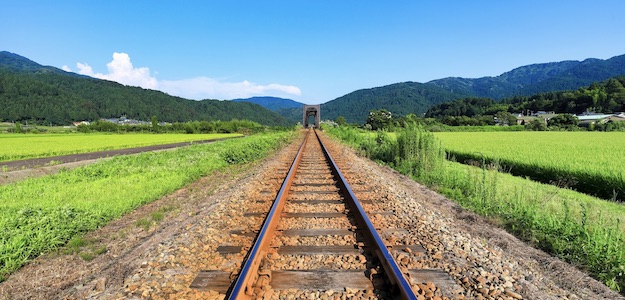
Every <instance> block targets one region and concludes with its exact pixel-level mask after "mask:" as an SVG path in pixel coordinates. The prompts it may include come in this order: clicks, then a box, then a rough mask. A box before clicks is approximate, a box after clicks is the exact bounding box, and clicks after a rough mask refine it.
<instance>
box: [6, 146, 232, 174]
mask: <svg viewBox="0 0 625 300" xmlns="http://www.w3.org/2000/svg"><path fill="white" fill-rule="evenodd" d="M219 140H224V139H212V140H201V141H193V142H182V143H173V144H163V145H153V146H145V147H135V148H127V149H117V150H107V151H97V152H89V153H80V154H69V155H61V156H51V157H43V158H32V159H24V160H14V161H5V162H0V169H1V171H0V185H2V184H9V183H12V182H17V181H20V180H24V179H26V178H32V177H40V176H45V175H50V174H55V173H58V172H59V171H60V170H62V169H73V168H77V167H80V166H84V165H87V164H92V163H94V162H96V161H98V160H102V159H109V158H111V157H113V156H118V155H128V154H137V153H142V152H149V151H160V150H167V149H173V148H178V147H184V146H189V145H193V144H207V143H212V142H216V141H219Z"/></svg>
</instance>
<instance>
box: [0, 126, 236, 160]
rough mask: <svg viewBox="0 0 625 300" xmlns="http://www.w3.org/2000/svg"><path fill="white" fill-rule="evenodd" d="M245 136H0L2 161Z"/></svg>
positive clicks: (0, 157)
mask: <svg viewBox="0 0 625 300" xmlns="http://www.w3.org/2000/svg"><path fill="white" fill-rule="evenodd" d="M236 136H242V135H241V134H237V133H211V134H140V133H137V134H104V133H92V134H83V133H79V134H40V135H36V134H0V144H2V147H0V161H10V160H19V159H27V158H37V157H49V156H56V155H67V154H77V153H87V152H94V151H103V150H114V149H124V148H132V147H142V146H151V145H161V144H170V143H179V142H191V141H198V140H211V139H222V138H229V137H236Z"/></svg>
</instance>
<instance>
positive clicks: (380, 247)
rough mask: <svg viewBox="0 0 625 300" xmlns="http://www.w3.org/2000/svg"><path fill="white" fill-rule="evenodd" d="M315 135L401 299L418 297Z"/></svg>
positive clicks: (368, 242) (346, 198)
mask: <svg viewBox="0 0 625 300" xmlns="http://www.w3.org/2000/svg"><path fill="white" fill-rule="evenodd" d="M315 135H316V137H317V139H318V140H319V143H320V144H321V149H322V150H323V153H324V155H325V156H326V158H327V159H328V161H330V166H331V168H332V170H333V171H334V172H335V173H336V175H337V177H339V179H340V180H338V183H339V186H340V188H341V189H342V190H343V192H344V193H345V200H346V201H347V203H348V205H349V206H350V211H351V212H352V213H353V214H354V217H355V218H356V221H357V222H358V226H359V227H360V228H363V229H364V230H363V235H364V237H365V241H366V245H367V246H368V247H371V248H372V249H373V251H372V252H373V253H375V255H376V256H377V258H378V259H379V260H380V263H381V264H382V268H384V274H385V275H386V277H387V278H388V280H389V281H390V283H391V285H392V286H393V287H394V288H395V290H396V292H398V293H399V295H398V296H399V297H400V298H401V299H417V296H416V295H415V294H414V292H413V291H412V288H410V284H409V283H408V281H407V280H406V278H405V277H404V275H403V274H402V272H401V270H400V269H399V266H398V265H397V262H395V260H394V259H393V256H392V255H391V253H390V252H389V251H388V249H387V248H386V245H384V242H383V241H382V238H381V237H380V235H379V234H378V232H377V230H375V227H374V226H373V223H371V220H369V217H367V214H366V213H365V210H364V209H363V207H362V205H361V204H360V202H359V201H358V199H357V198H356V195H355V194H354V192H353V191H352V189H351V187H350V186H349V183H348V182H347V180H346V179H345V177H344V176H343V174H342V173H341V170H340V169H339V167H338V166H337V164H336V162H335V161H334V159H333V158H332V156H331V155H330V152H328V149H327V148H326V146H325V145H324V144H323V142H322V141H321V139H320V138H319V135H318V134H317V132H316V131H315Z"/></svg>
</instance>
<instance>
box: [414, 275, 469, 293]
mask: <svg viewBox="0 0 625 300" xmlns="http://www.w3.org/2000/svg"><path fill="white" fill-rule="evenodd" d="M408 274H409V275H410V276H409V278H407V279H408V281H410V282H411V283H412V284H418V283H428V282H432V283H434V285H436V287H437V288H439V289H440V290H441V292H442V294H443V296H447V297H453V296H454V295H457V294H458V293H460V292H462V291H463V290H464V289H463V288H462V287H461V286H460V285H458V284H457V283H456V281H454V280H453V279H452V278H451V276H449V274H447V272H445V271H443V270H439V269H417V270H415V269H412V270H408Z"/></svg>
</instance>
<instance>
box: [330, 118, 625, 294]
mask: <svg viewBox="0 0 625 300" xmlns="http://www.w3.org/2000/svg"><path fill="white" fill-rule="evenodd" d="M329 132H330V133H331V134H333V135H335V136H336V137H338V138H340V139H341V140H343V141H345V142H347V143H348V144H350V145H352V146H353V147H355V148H356V149H359V150H360V151H361V152H362V153H363V154H365V155H367V156H369V157H371V158H373V159H376V160H378V161H380V162H383V163H385V164H388V165H389V166H391V167H393V168H395V169H397V170H399V171H400V172H402V173H404V174H407V175H409V176H411V177H412V178H414V179H415V180H417V181H419V182H421V183H424V184H426V185H428V186H430V187H432V188H433V189H435V190H437V191H438V192H440V193H442V194H445V195H446V196H448V197H449V198H450V199H452V200H454V201H456V202H458V203H459V204H461V205H462V206H463V207H465V208H467V209H469V210H472V211H474V212H477V213H479V214H481V215H483V216H485V217H487V218H490V219H491V220H494V221H496V222H497V223H498V224H501V226H502V227H504V228H505V229H507V230H508V231H509V232H511V233H513V234H515V235H516V236H518V237H520V238H522V239H523V240H525V241H527V242H529V243H531V244H533V245H535V246H536V247H537V248H540V249H543V250H545V251H547V252H549V253H551V254H552V255H555V256H558V257H560V258H562V259H564V260H565V261H568V262H570V263H572V264H574V265H577V266H579V267H581V268H582V269H585V270H586V271H588V272H589V273H590V274H591V275H592V276H593V277H594V278H596V279H598V280H600V281H602V282H604V283H605V284H606V285H608V286H609V287H610V288H612V289H614V290H617V291H622V290H623V288H625V227H624V225H623V220H625V207H624V206H623V204H621V203H615V202H610V201H605V200H602V199H599V198H595V197H591V196H589V195H586V194H583V193H579V192H576V191H573V190H569V189H563V188H559V187H557V186H554V185H549V184H542V183H539V182H535V181H532V180H528V179H525V178H521V177H516V176H513V175H510V174H507V173H502V172H500V169H499V168H498V167H497V165H496V164H495V165H493V164H490V165H481V166H479V167H475V166H470V165H464V164H460V163H456V162H452V161H446V160H445V159H444V157H445V156H444V154H441V153H442V152H444V151H443V147H442V145H441V144H440V142H438V140H437V138H436V137H435V136H434V135H433V134H432V133H429V132H425V131H423V130H421V129H419V128H418V127H416V128H406V129H401V130H399V131H398V132H396V133H394V135H390V134H387V133H378V134H376V135H372V134H370V133H367V132H364V131H358V130H354V129H346V128H334V129H330V130H329ZM474 143H478V142H477V141H474ZM554 144H555V141H554Z"/></svg>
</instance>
